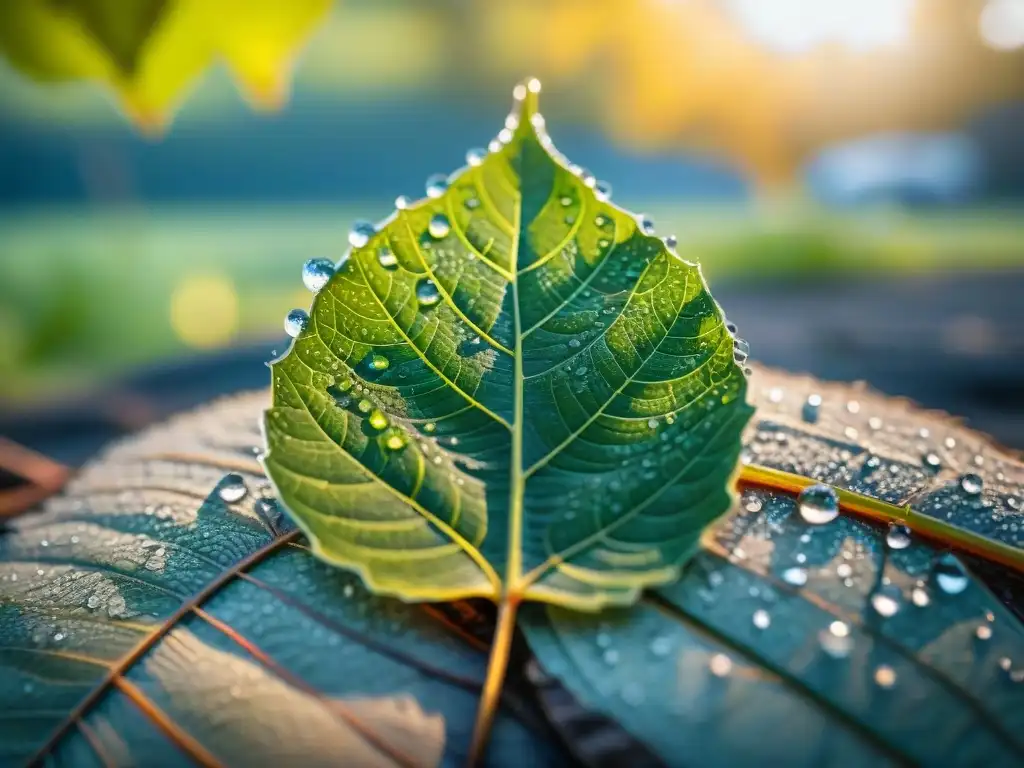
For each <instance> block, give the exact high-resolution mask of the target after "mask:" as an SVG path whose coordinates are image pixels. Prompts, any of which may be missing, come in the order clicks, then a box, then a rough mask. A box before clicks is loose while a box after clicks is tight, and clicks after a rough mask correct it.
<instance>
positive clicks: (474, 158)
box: [466, 147, 487, 167]
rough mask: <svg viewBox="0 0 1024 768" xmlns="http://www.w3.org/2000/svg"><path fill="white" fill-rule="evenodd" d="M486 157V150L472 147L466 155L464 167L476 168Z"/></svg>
mask: <svg viewBox="0 0 1024 768" xmlns="http://www.w3.org/2000/svg"><path fill="white" fill-rule="evenodd" d="M485 157H487V150H486V149H481V148H480V147H474V148H473V149H471V150H469V151H468V152H467V153H466V165H469V166H474V167H475V166H477V165H480V163H482V162H483V161H484V158H485Z"/></svg>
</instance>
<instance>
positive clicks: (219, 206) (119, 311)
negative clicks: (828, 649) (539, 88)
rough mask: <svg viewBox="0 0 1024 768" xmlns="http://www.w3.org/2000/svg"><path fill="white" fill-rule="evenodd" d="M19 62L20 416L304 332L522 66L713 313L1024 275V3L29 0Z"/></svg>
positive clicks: (4, 78) (5, 293)
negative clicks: (738, 299)
mask: <svg viewBox="0 0 1024 768" xmlns="http://www.w3.org/2000/svg"><path fill="white" fill-rule="evenodd" d="M0 52H2V53H3V55H4V61H3V62H2V63H0V407H4V404H6V407H10V408H17V407H19V404H20V403H24V402H26V401H27V400H31V399H33V398H37V397H40V396H45V395H49V394H52V393H66V392H71V391H80V390H82V389H84V388H87V387H90V386H92V385H94V384H95V383H97V382H98V381H103V380H106V379H108V378H109V377H110V376H112V375H114V374H116V373H118V372H119V371H123V370H125V369H126V368H128V367H129V366H133V365H138V364H140V363H149V362H154V361H157V360H159V359H162V358H165V357H167V356H170V355H180V354H182V353H187V352H188V351H189V350H192V351H196V350H211V349H218V348H222V347H226V346H228V345H234V344H239V343H245V342H246V341H247V340H249V341H252V340H256V339H264V338H267V337H277V336H280V335H281V318H282V317H283V315H284V313H285V312H286V311H287V310H288V309H289V308H291V307H293V306H307V305H308V304H309V300H310V298H309V296H308V294H305V293H304V292H303V291H302V290H301V283H300V281H299V280H298V272H299V267H300V266H301V263H302V262H303V261H304V260H305V259H306V258H310V257H313V256H328V257H330V258H334V259H336V258H339V257H340V256H341V255H342V254H343V253H344V251H345V247H346V239H345V236H346V232H347V230H348V227H349V225H350V224H351V222H352V220H353V219H355V218H369V219H378V218H382V217H383V216H385V215H386V214H387V213H388V212H389V211H390V210H391V208H392V201H393V198H394V196H395V195H397V194H408V195H413V196H419V195H421V194H422V183H423V179H424V178H425V177H426V176H427V175H428V174H430V173H433V172H436V171H439V170H443V171H449V170H452V169H453V168H455V167H457V166H458V165H461V164H462V158H463V155H464V153H465V150H466V149H467V148H469V147H470V146H477V145H486V143H487V141H488V140H489V139H490V138H491V137H492V136H493V134H494V132H495V130H496V129H497V128H498V127H500V125H501V120H502V117H503V115H504V112H505V110H506V109H507V108H508V104H509V102H510V89H511V85H512V84H513V83H514V82H515V81H517V80H518V79H520V78H521V77H523V76H524V75H526V74H533V75H537V76H539V77H540V78H541V79H542V81H543V82H544V86H545V92H544V97H543V106H544V109H545V113H546V115H547V118H548V125H549V127H550V128H551V130H552V133H553V136H554V138H555V140H556V142H557V144H558V146H559V148H560V149H562V150H563V151H565V152H566V153H567V154H568V155H569V156H570V157H571V158H573V159H574V160H576V161H577V162H580V163H582V164H584V165H586V166H588V167H590V168H593V169H594V170H595V172H597V173H598V174H599V175H600V176H601V178H608V179H610V180H611V181H613V182H614V184H615V198H616V200H617V201H618V202H619V203H620V204H622V205H625V206H627V207H628V208H630V209H632V210H637V211H639V210H644V211H646V212H647V213H648V214H650V215H651V216H652V218H653V219H654V221H655V222H656V224H657V225H658V230H659V232H660V233H662V234H668V233H671V232H674V233H675V234H677V235H678V237H679V240H680V244H681V245H680V250H681V252H683V253H685V254H689V255H691V256H693V257H695V258H699V259H700V260H701V262H702V264H703V266H704V270H705V273H706V274H707V275H709V278H710V279H711V281H712V282H713V283H714V284H715V286H716V295H719V294H718V291H717V286H719V285H723V286H726V288H728V286H730V285H735V284H741V283H742V284H747V285H751V284H752V285H760V284H762V283H763V284H765V285H767V284H768V283H767V282H764V281H767V280H768V279H770V278H773V277H775V276H782V277H784V278H785V281H786V283H787V284H790V285H792V284H794V282H795V281H803V282H807V281H813V280H820V279H823V278H825V277H827V279H830V280H837V279H838V280H843V279H847V278H849V277H850V276H852V275H856V276H858V277H859V276H864V275H869V276H877V277H876V278H874V279H880V280H882V279H885V280H887V279H890V277H891V276H892V275H893V274H894V273H901V274H907V273H910V274H920V273H925V272H927V273H949V274H955V273H958V271H963V270H973V271H996V272H997V274H1000V275H1012V276H1014V277H1013V279H1019V271H1018V270H1019V267H1021V266H1022V265H1024V216H1022V215H1021V214H1022V212H1024V208H1022V207H1021V204H1020V201H1021V197H1022V196H1024V142H1021V141H1020V135H1021V134H1020V126H1021V125H1024V0H517V1H516V2H477V1H475V0H433V1H432V2H422V1H419V2H417V1H416V0H341V1H340V2H331V1H330V0H279V1H278V0H4V2H3V3H0ZM247 102H248V103H247ZM250 106H255V107H257V108H258V110H257V112H256V113H254V112H253V111H252V110H251V109H250ZM267 108H275V109H273V111H272V113H269V114H268V113H267ZM829 276H830V277H829ZM1008 279H1009V278H1008ZM765 290H769V289H768V288H765ZM771 290H775V289H771ZM981 303H983V302H981ZM1017 316H1018V317H1019V315H1017ZM957 322H958V323H959V325H958V326H957V329H959V330H957V333H959V334H960V336H957V337H956V338H957V339H959V341H958V343H963V344H966V345H967V347H968V348H970V347H971V345H972V344H973V343H974V341H976V340H974V339H973V336H972V334H974V335H977V334H981V335H982V336H984V340H985V343H986V344H991V343H992V332H991V328H988V327H987V326H985V325H984V324H983V323H982V324H980V325H979V324H978V323H974V324H973V325H972V323H971V321H970V318H968V320H967V321H964V320H963V318H962V317H960V318H958V319H957ZM963 329H966V330H963ZM978 329H981V330H978ZM965 334H966V336H965ZM751 335H752V341H755V345H754V349H755V354H756V353H757V349H758V347H757V344H756V341H757V338H756V332H752V333H751ZM961 337H965V338H966V341H965V340H964V338H961ZM967 337H969V338H967ZM999 343H1003V342H1001V341H1000V342H999ZM1005 343H1007V344H1011V345H1012V344H1018V345H1019V344H1020V342H1019V341H1017V340H1015V339H1014V340H1010V341H1007V342H1005ZM1018 349H1019V347H1018Z"/></svg>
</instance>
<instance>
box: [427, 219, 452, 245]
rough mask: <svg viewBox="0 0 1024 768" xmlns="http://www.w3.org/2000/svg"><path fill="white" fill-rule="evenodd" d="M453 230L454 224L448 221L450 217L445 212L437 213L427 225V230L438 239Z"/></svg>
mask: <svg viewBox="0 0 1024 768" xmlns="http://www.w3.org/2000/svg"><path fill="white" fill-rule="evenodd" d="M451 230H452V225H451V224H450V223H449V222H448V217H447V216H445V215H444V214H443V213H435V214H434V215H433V216H432V217H431V218H430V223H429V224H428V225H427V231H428V232H429V233H430V236H431V237H433V238H435V239H437V240H440V239H441V238H442V237H445V236H446V235H447V234H448V233H449V232H451Z"/></svg>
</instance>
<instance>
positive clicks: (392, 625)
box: [0, 392, 564, 766]
mask: <svg viewBox="0 0 1024 768" xmlns="http://www.w3.org/2000/svg"><path fill="white" fill-rule="evenodd" d="M265 397H266V394H265V393H264V392H260V393H258V394H256V395H249V396H245V397H242V398H239V399H236V400H227V401H223V402H221V403H219V404H217V405H215V406H212V407H209V408H205V409H203V410H201V411H199V412H197V413H195V414H193V415H189V416H186V417H183V418H180V419H177V420H176V421H174V422H172V423H171V424H170V425H167V426H161V427H158V428H155V429H154V430H152V431H150V432H149V433H147V434H145V435H143V436H142V437H141V438H139V439H135V440H132V441H131V442H129V443H126V444H124V445H123V446H120V447H117V448H115V449H114V450H113V451H111V452H110V453H109V454H108V455H106V456H105V457H103V458H101V459H100V460H99V461H97V462H96V463H95V464H94V465H92V466H91V467H89V468H87V469H86V470H85V471H84V472H83V473H82V474H81V475H80V476H79V477H78V479H76V480H75V481H74V483H73V485H72V487H71V488H70V489H69V491H68V493H67V494H66V495H65V496H62V497H59V498H55V499H53V500H51V501H50V502H48V503H47V505H46V506H45V508H44V509H43V510H42V511H41V512H39V513H37V514H32V515H26V516H24V517H22V518H19V519H17V520H15V521H13V522H12V523H11V524H10V525H11V529H10V530H8V531H7V532H6V533H4V534H3V535H2V536H0V637H2V638H3V639H2V641H0V765H3V766H8V765H12V766H13V765H24V764H25V763H26V761H28V760H30V759H31V758H32V757H33V756H36V757H39V758H45V761H46V763H47V764H60V765H76V766H78V765H82V766H90V765H146V764H152V762H153V760H154V759H157V758H156V757H155V756H159V758H158V762H159V763H160V764H161V765H193V764H196V763H202V764H220V765H255V764H274V765H306V764H313V765H323V764H328V763H329V764H337V763H338V762H339V761H341V762H346V763H351V764H359V765H403V766H420V765H423V766H427V765H435V764H437V763H439V762H444V763H445V764H448V765H461V764H463V763H464V762H465V759H466V754H467V751H468V744H469V738H470V730H471V724H472V714H473V712H474V710H475V708H476V705H477V699H478V697H479V692H480V688H481V686H482V684H483V679H484V674H485V667H486V661H487V660H486V655H485V652H484V650H481V648H480V647H479V646H478V645H476V644H473V643H471V642H467V640H465V639H463V638H462V637H461V636H460V635H459V633H457V632H453V631H452V630H451V629H450V628H449V624H450V621H439V620H438V619H437V618H435V616H434V612H428V611H427V610H426V609H425V608H424V607H421V606H411V605H407V604H404V603H400V602H397V601H393V600H388V599H386V598H381V597H376V596H374V595H371V594H369V593H367V591H366V590H365V588H364V587H363V586H362V585H361V584H360V583H359V580H358V579H357V578H356V577H354V576H352V575H351V574H345V573H343V572H341V571H339V570H337V569H335V568H331V567H329V566H327V565H325V564H323V563H321V562H319V561H317V560H316V559H314V558H312V557H310V556H309V554H308V548H307V547H306V545H305V544H304V543H303V540H302V538H301V536H299V535H298V532H297V531H295V530H294V529H290V528H289V527H288V525H287V522H286V519H285V518H284V517H283V515H281V514H280V511H279V509H278V508H277V506H276V504H275V503H274V502H273V500H272V499H268V498H266V496H265V492H266V490H268V487H267V485H266V482H265V480H264V478H263V477H262V475H261V473H260V470H259V465H258V464H257V462H256V461H255V460H254V459H253V455H252V446H253V445H254V444H255V443H256V442H258V440H259V435H258V433H257V432H256V430H255V427H256V418H255V417H256V415H257V414H258V413H259V412H260V409H261V408H262V406H263V404H264V402H265ZM226 471H231V473H232V474H230V475H228V476H227V477H224V473H225V472H226ZM243 491H244V495H242V496H241V498H239V495H240V494H241V493H242V492H243ZM508 693H509V696H507V697H506V699H505V702H506V704H509V705H511V704H514V703H515V702H516V699H515V697H514V696H513V695H511V694H512V692H511V691H509V692H508ZM510 711H511V710H510V709H509V708H507V707H505V708H503V711H502V714H501V715H500V716H499V721H498V723H497V725H496V728H495V745H494V750H493V753H492V755H491V757H492V763H493V764H494V765H510V766H518V765H522V764H523V763H522V762H521V761H523V760H526V761H528V762H529V763H530V764H533V762H534V761H536V763H537V764H539V765H561V764H564V757H563V756H562V755H561V754H560V753H559V752H558V750H557V749H556V748H555V747H552V746H550V745H548V744H547V743H546V742H545V740H544V737H543V736H542V735H541V732H538V730H537V727H536V723H535V722H534V720H533V719H532V718H531V717H529V713H523V712H522V710H517V711H518V712H520V714H518V715H515V716H513V715H512V714H510Z"/></svg>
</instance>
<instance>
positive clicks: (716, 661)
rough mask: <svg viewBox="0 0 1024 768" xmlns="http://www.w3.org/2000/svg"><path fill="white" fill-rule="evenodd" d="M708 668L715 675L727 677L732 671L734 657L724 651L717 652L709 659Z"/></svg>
mask: <svg viewBox="0 0 1024 768" xmlns="http://www.w3.org/2000/svg"><path fill="white" fill-rule="evenodd" d="M708 669H710V670H711V674H712V675H714V676H715V677H727V676H728V675H729V673H730V672H732V659H730V658H729V657H728V656H726V655H725V654H724V653H716V654H715V655H714V656H712V657H711V658H710V659H709V660H708Z"/></svg>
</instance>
